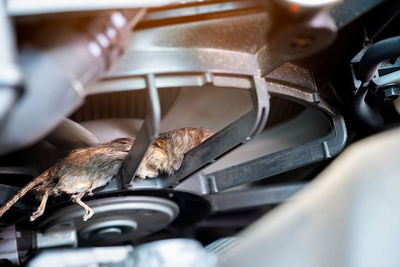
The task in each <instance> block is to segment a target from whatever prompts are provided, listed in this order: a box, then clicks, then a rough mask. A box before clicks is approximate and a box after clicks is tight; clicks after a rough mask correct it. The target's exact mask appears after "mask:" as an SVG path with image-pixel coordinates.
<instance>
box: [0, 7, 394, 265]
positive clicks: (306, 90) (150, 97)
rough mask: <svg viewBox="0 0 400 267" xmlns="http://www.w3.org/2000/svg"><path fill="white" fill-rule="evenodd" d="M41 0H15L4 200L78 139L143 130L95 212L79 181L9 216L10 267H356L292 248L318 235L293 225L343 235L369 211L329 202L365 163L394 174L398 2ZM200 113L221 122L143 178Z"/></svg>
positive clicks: (0, 28) (1, 247)
mask: <svg viewBox="0 0 400 267" xmlns="http://www.w3.org/2000/svg"><path fill="white" fill-rule="evenodd" d="M31 2H32V3H27V2H26V1H25V2H24V1H19V0H8V1H0V36H1V38H0V40H3V41H2V44H1V45H0V55H1V56H0V60H1V61H2V64H0V83H1V85H2V86H1V90H0V101H1V103H2V104H1V105H0V106H1V107H0V192H1V194H0V203H1V206H3V205H5V204H6V203H7V201H9V200H10V199H11V198H12V197H13V196H14V195H15V194H17V192H19V191H20V189H21V188H22V187H24V186H25V185H26V184H28V183H29V182H30V181H32V180H33V179H34V178H35V177H38V176H39V175H40V174H41V173H43V172H44V171H46V170H47V169H48V168H50V167H51V166H53V165H54V164H56V163H57V162H59V161H60V160H61V159H62V158H64V157H65V156H67V155H68V154H69V153H71V151H74V150H76V149H82V148H87V147H91V146H96V145H98V144H103V143H106V142H110V141H112V140H115V139H117V138H124V137H130V138H134V139H135V142H134V144H133V146H132V148H131V149H130V150H129V152H127V157H126V158H125V159H124V160H123V162H121V164H122V165H121V168H120V169H119V171H118V174H117V175H115V177H110V179H111V178H113V179H112V180H111V181H110V182H109V183H107V184H106V185H105V186H102V187H100V188H98V189H96V190H94V191H93V192H91V193H92V194H85V195H84V196H83V200H84V202H85V203H86V205H88V206H90V207H91V208H92V209H93V211H94V215H93V217H91V218H90V219H88V220H87V221H83V220H82V215H83V214H84V210H83V209H82V208H81V207H79V206H78V205H76V204H74V203H73V202H71V199H70V196H68V195H61V196H57V197H51V196H50V198H49V200H48V202H47V206H46V210H45V212H44V214H43V216H41V217H39V218H37V220H35V221H33V222H32V221H30V220H29V217H30V216H31V214H32V212H34V211H35V210H36V209H37V207H38V206H39V203H40V201H39V200H38V199H37V197H35V194H33V192H28V193H27V195H26V196H24V197H23V198H21V199H20V200H19V201H18V202H16V203H15V204H14V205H13V206H12V207H11V209H10V210H9V211H8V212H7V213H5V214H4V215H3V216H2V217H1V218H0V264H1V265H2V266H3V265H4V266H14V265H27V266H44V265H46V266H47V265H49V266H51V265H55V266H137V267H144V266H160V267H161V266H165V267H166V266H199V267H200V266H243V265H244V264H246V262H247V264H248V265H249V266H277V265H276V264H278V265H279V266H293V264H295V263H296V261H293V262H291V261H289V260H288V259H287V257H288V258H291V257H292V256H293V255H296V256H293V257H294V258H296V257H297V259H298V264H299V265H298V266H321V265H325V266H343V265H342V264H343V262H340V260H338V262H336V263H337V264H338V265H335V264H334V263H335V260H332V259H331V258H330V257H332V258H336V259H342V260H344V259H345V258H346V257H342V256H343V255H342V254H340V255H342V256H337V257H334V256H332V255H331V254H329V253H327V254H324V252H323V251H328V250H329V249H332V247H333V245H332V246H331V247H330V246H329V245H326V244H324V245H318V246H317V247H318V249H317V248H316V246H314V247H313V246H311V245H310V247H311V249H310V250H313V249H315V250H316V251H318V250H319V249H321V251H322V249H323V248H325V247H326V248H325V249H326V250H323V251H322V252H321V253H320V254H318V255H319V257H320V258H321V261H317V260H315V261H312V260H311V261H310V262H312V263H313V264H315V265H312V264H310V262H309V261H307V260H308V259H309V258H307V255H308V254H307V253H308V250H306V249H299V247H294V244H297V243H296V240H297V241H298V242H299V244H302V242H304V243H305V244H306V245H305V247H306V248H307V244H314V243H312V242H313V241H312V240H313V238H311V237H310V235H312V234H310V232H307V229H306V230H304V233H305V234H304V236H302V235H301V233H303V232H302V230H301V229H303V228H301V227H298V226H296V227H298V228H296V227H294V228H291V225H292V224H293V225H295V224H296V225H297V224H299V225H302V226H304V227H305V225H310V226H309V229H314V230H315V229H319V230H318V231H319V232H318V231H317V230H315V231H316V232H315V233H317V232H318V233H321V235H320V236H321V238H322V236H324V234H323V233H325V231H326V232H328V233H329V232H330V233H334V232H335V231H336V230H332V229H339V228H340V225H342V224H341V222H343V221H347V220H348V219H347V218H349V217H351V216H355V215H354V214H359V213H360V214H361V213H362V211H364V210H363V209H362V208H361V207H360V208H359V209H355V208H354V210H353V211H351V212H344V211H343V210H341V211H339V208H337V209H335V208H332V207H342V206H343V207H344V208H343V209H345V208H347V207H349V206H352V207H358V206H357V205H356V204H354V203H353V202H351V201H350V200H349V202H345V200H347V199H348V196H349V195H352V196H353V195H354V196H359V195H360V194H361V193H357V192H359V191H357V192H355V191H352V190H353V189H354V188H355V187H357V188H362V189H365V188H366V187H364V184H366V183H367V182H363V181H364V180H363V181H361V180H358V177H366V178H365V180H366V179H369V178H367V177H369V175H373V174H374V175H375V176H374V177H375V178H376V176H381V175H382V177H385V179H386V178H387V179H389V178H391V177H393V179H395V173H397V172H396V165H395V164H394V165H391V163H390V162H391V161H390V159H392V160H395V159H396V156H395V153H396V151H397V150H396V145H397V143H396V142H395V140H396V135H395V134H393V131H395V128H396V127H397V126H398V123H399V118H400V116H399V115H400V104H399V103H400V102H399V101H400V100H398V97H399V95H400V88H399V81H400V79H399V78H398V77H399V76H397V75H400V70H399V64H398V63H399V62H398V58H399V57H400V38H399V37H398V36H399V32H398V31H399V28H398V27H397V26H398V25H399V23H400V17H399V16H398V15H399V10H400V9H399V8H400V3H398V2H397V1H390V0H387V1H384V0H368V1H362V0H344V1H338V0H322V1H307V0H304V1H303V0H268V1H264V0H250V1H242V0H232V1H219V0H204V1H200V0H198V1H148V2H147V1H125V2H124V1H115V3H112V2H109V3H103V2H102V1H100V2H97V3H96V2H94V1H88V0H84V1H81V3H77V2H76V3H74V1H70V2H67V1H55V2H54V3H53V2H48V1H44V0H31ZM36 2H37V3H36ZM185 127H202V128H204V129H209V130H211V131H213V132H214V134H213V135H211V136H210V137H208V138H207V139H206V140H205V141H202V142H201V143H200V144H199V145H197V146H195V147H194V148H193V149H191V150H189V151H188V152H187V153H185V155H184V158H183V162H182V164H181V165H180V166H179V169H178V170H177V171H176V172H175V173H173V174H171V175H168V174H165V173H160V174H159V176H158V177H152V178H146V179H141V178H139V177H137V175H138V168H139V166H140V164H141V162H142V160H143V158H144V157H145V156H146V153H147V152H148V151H149V149H150V147H151V146H152V144H154V142H155V141H157V140H158V139H157V138H159V136H161V135H162V134H163V133H165V132H169V131H173V130H175V129H179V128H185ZM385 136H386V137H385ZM389 139H390V140H391V142H392V143H390V142H389V141H387V142H386V141H382V140H389ZM368 142H369V143H368ZM353 143H354V144H355V145H353ZM368 144H369V145H368ZM379 144H381V145H382V147H383V146H385V147H386V150H384V151H385V152H382V151H383V149H382V148H381V147H379ZM348 146H350V148H347V147H348ZM343 151H345V152H343ZM347 151H350V152H347ZM376 151H379V152H376ZM342 152H343V153H342ZM351 153H352V154H351ZM381 153H387V155H383V154H381ZM342 154H344V155H343V156H342ZM370 154H372V155H370ZM392 154H393V155H392ZM373 156H375V157H373ZM336 157H337V158H338V159H337V160H336V159H335V158H336ZM363 157H365V158H368V159H369V160H368V162H367V160H365V162H364V161H363V160H362V159H363ZM382 157H383V158H385V159H386V160H387V161H382ZM388 157H389V158H390V159H387V158H388ZM334 159H335V160H334ZM346 159H347V160H346ZM358 159H359V161H357V160H358ZM82 161H83V159H82ZM353 161H354V162H353ZM360 162H361V163H360ZM362 162H364V163H362ZM371 162H373V163H371ZM340 163H341V164H340ZM350 163H351V164H350ZM368 163H369V164H368ZM378 163H379V164H378ZM381 166H388V167H387V168H386V167H385V168H384V169H383V171H381V169H380V167H381ZM366 170H369V172H366ZM380 173H381V175H380ZM316 177H317V178H316ZM324 177H326V178H324ZM349 177H351V178H349ZM335 179H337V180H335ZM352 179H354V183H352V182H351V181H353V180H352ZM382 179H384V178H382ZM321 181H322V182H321ZM340 181H341V182H340ZM355 181H357V182H355ZM368 181H370V182H368V184H370V186H375V188H379V186H380V185H382V184H378V185H374V182H371V181H375V180H372V178H371V180H368ZM392 181H393V180H390V182H392ZM356 185H357V186H356ZM387 185H389V180H388V182H387ZM348 188H352V190H350V189H349V190H347V189H348ZM385 188H386V187H385ZM394 189H395V186H394V187H393V190H394ZM360 190H361V189H360ZM365 190H366V191H365V194H370V196H371V199H373V196H372V195H371V193H370V191H368V190H367V189H365ZM371 190H372V189H371ZM377 191H378V190H377ZM347 192H349V193H347ZM350 192H351V193H350ZM362 192H364V191H362ZM368 192H369V193H368ZM383 192H384V191H382V194H384V193H383ZM335 194H337V195H335ZM340 194H342V195H340ZM363 194H364V193H363ZM331 195H332V198H328V196H331ZM389 195H390V194H389V193H388V194H387V196H389ZM363 196H364V195H363ZM335 197H337V198H335ZM379 197H382V199H381V198H379V199H380V201H384V200H385V198H384V196H382V195H379ZM333 199H341V200H343V201H344V202H343V204H341V203H342V202H340V201H333ZM365 199H366V200H364V198H363V201H362V202H363V203H369V202H368V201H369V200H368V198H367V197H365ZM394 202H395V201H394ZM304 203H308V204H307V205H306V204H304ZM336 203H338V204H337V206H336ZM349 203H350V204H349ZM357 203H358V202H357ZM384 203H386V202H384ZM302 205H303V206H302ZM383 205H385V204H383ZM372 206H373V205H372ZM389 206H390V205H389ZM363 207H364V206H363ZM330 209H332V210H333V211H331V212H330V215H326V218H331V217H330V216H332V218H333V219H332V218H331V219H330V220H326V221H324V220H322V219H321V221H318V220H317V219H315V218H317V217H318V216H317V215H322V214H323V213H324V212H326V211H327V210H330ZM392 211H393V210H390V211H389V210H388V213H391V212H392ZM285 212H286V213H285ZM301 212H302V213H301ZM336 212H337V213H336ZM341 212H343V213H341ZM365 212H366V213H367V212H368V210H365ZM327 213H329V212H327ZM350 214H352V215H350ZM385 214H386V213H385ZM308 216H309V217H308ZM333 216H336V217H333ZM322 217H324V216H322ZM378 217H379V216H378ZM384 217H385V216H382V218H384ZM318 218H319V217H318ZM314 219H315V220H314ZM336 220H337V224H333V225H332V226H331V224H330V222H331V221H335V222H336ZM349 220H350V219H349ZM300 222H301V223H300ZM394 222H395V220H394V221H393V223H394ZM263 225H264V226H263ZM278 225H279V226H278ZM311 226H312V227H313V228H311ZM328 226H329V227H332V228H328ZM324 227H325V228H324ZM334 227H338V228H334ZM362 227H363V226H360V229H364V228H362ZM371 227H372V226H371ZM391 227H394V224H393V225H391ZM391 227H390V226H388V229H390V228H391ZM340 229H341V228H340ZM354 229H358V228H357V227H355V228H354ZM368 229H369V228H368ZM371 229H374V228H371ZM297 230H298V231H297ZM309 231H311V230H309ZM338 231H339V230H338ZM311 232H312V231H311ZM372 232H373V231H372ZM316 236H318V234H316ZM360 236H363V235H361V234H360ZM292 237H293V241H292V245H288V250H287V251H288V254H287V255H291V256H287V255H285V254H284V253H283V252H282V251H283V250H285V247H282V246H285V244H287V243H291V241H290V240H291V238H292ZM316 238H317V237H316ZM329 238H331V237H329ZM365 238H366V237H365ZM333 239H334V237H332V240H333ZM326 240H328V239H326ZM329 240H331V239H329ZM307 242H309V243H307ZM365 242H367V241H365ZM322 243H324V242H322ZM328 243H329V242H328ZM274 244H276V246H274ZM315 244H319V243H318V242H317V243H315ZM332 244H337V246H338V247H339V246H340V244H342V245H343V244H347V243H346V241H343V240H335V241H334V242H333V241H332ZM360 244H361V243H360ZM342 247H344V246H342ZM355 247H356V248H359V247H362V246H361V245H359V246H355ZM393 247H395V246H394V245H393ZM275 250H276V251H279V252H273V251H275ZM332 250H333V251H339V250H340V249H338V248H336V247H335V249H332ZM256 251H257V253H256ZM263 251H268V253H267V252H266V254H265V255H262V254H263V253H264V252H263ZM371 251H372V249H371ZM388 251H389V250H388ZM289 252H293V253H292V254H289ZM388 253H389V252H388ZM253 254H254V255H253ZM251 255H253V256H251ZM360 255H361V254H360ZM363 255H364V254H363ZM390 255H393V254H390ZM275 257H276V259H275ZM317 258H318V257H317ZM388 258H390V257H386V259H388ZM394 258H396V257H394ZM324 259H325V260H328V259H330V261H329V262H330V264H332V265H330V264H323V262H324V261H323V260H324ZM344 262H345V261H344ZM371 262H372V261H371ZM352 263H353V265H352V264H349V265H346V266H374V265H363V261H357V260H354V261H353V262H352ZM375 266H376V265H375ZM385 266H396V264H395V263H393V262H392V263H388V264H387V265H385Z"/></svg>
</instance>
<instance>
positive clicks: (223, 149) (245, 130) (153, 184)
mask: <svg viewBox="0 0 400 267" xmlns="http://www.w3.org/2000/svg"><path fill="white" fill-rule="evenodd" d="M250 92H251V95H252V103H253V109H252V110H251V111H250V112H248V113H247V114H245V115H244V116H242V117H241V118H239V119H238V120H236V121H235V122H233V123H232V124H230V125H229V126H227V127H226V128H224V129H222V130H221V131H219V132H217V133H216V134H214V135H213V136H212V137H211V138H209V139H208V140H206V141H205V142H203V143H201V144H200V145H199V146H197V147H196V148H194V149H192V150H191V151H189V152H188V153H187V154H186V155H185V159H184V161H183V163H182V166H181V168H180V169H179V171H178V172H177V173H175V174H174V175H171V176H161V177H157V178H154V179H146V180H142V179H135V180H134V181H132V183H131V184H130V185H131V186H130V189H143V188H152V189H155V188H158V189H161V188H167V187H169V186H172V185H176V184H177V183H179V182H180V181H181V180H182V179H184V178H185V177H187V176H189V175H191V174H192V173H194V172H196V171H197V170H199V169H200V168H202V167H204V166H205V165H207V164H209V163H211V162H213V161H214V160H215V159H217V158H218V157H220V156H222V155H223V154H225V153H227V152H229V151H230V150H231V149H233V148H235V147H237V146H238V145H240V144H242V143H244V142H246V141H250V140H251V139H252V137H253V136H255V135H256V134H258V133H259V132H260V131H262V130H263V129H264V126H265V124H266V122H267V118H268V113H269V94H268V91H267V87H266V84H265V81H264V79H262V78H261V77H258V76H253V77H252V86H251V90H250Z"/></svg>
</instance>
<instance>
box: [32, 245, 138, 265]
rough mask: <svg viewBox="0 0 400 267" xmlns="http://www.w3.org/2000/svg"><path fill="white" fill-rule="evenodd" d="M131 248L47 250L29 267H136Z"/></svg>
mask: <svg viewBox="0 0 400 267" xmlns="http://www.w3.org/2000/svg"><path fill="white" fill-rule="evenodd" d="M132 250H133V248H132V247H131V246H123V247H122V246H121V247H97V248H80V249H58V250H46V251H44V252H42V253H40V254H39V255H38V256H36V257H35V258H34V259H33V260H31V261H30V262H29V263H28V266H29V267H42V266H58V267H64V266H65V267H67V266H68V267H83V266H103V267H105V266H110V267H111V266H114V267H116V266H118V267H128V266H131V267H134V264H133V260H132V258H131V257H129V256H130V254H131V253H132Z"/></svg>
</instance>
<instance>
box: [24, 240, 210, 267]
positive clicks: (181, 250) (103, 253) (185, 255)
mask: <svg viewBox="0 0 400 267" xmlns="http://www.w3.org/2000/svg"><path fill="white" fill-rule="evenodd" d="M28 266H29V267H41V266H60V267H64V266H65V267H67V266H68V267H80V266H103V267H106V266H107V267H173V266H179V267H217V257H216V256H215V255H214V254H211V253H208V252H207V251H206V250H205V249H204V248H203V247H202V246H201V244H200V243H199V242H197V241H195V240H191V239H166V240H161V241H155V242H150V243H147V244H144V245H141V246H138V247H135V248H133V247H131V246H116V247H94V248H80V249H74V250H72V249H60V250H49V251H45V252H42V253H41V254H39V255H38V256H37V257H35V258H34V259H33V260H32V261H30V262H29V264H28Z"/></svg>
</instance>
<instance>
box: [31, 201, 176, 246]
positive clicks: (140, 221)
mask: <svg viewBox="0 0 400 267" xmlns="http://www.w3.org/2000/svg"><path fill="white" fill-rule="evenodd" d="M85 203H86V204H87V205H88V206H89V207H91V208H92V209H93V211H94V215H93V217H92V218H91V219H90V220H88V221H86V222H84V221H83V220H82V216H83V214H84V210H83V209H82V208H81V207H80V206H78V205H71V206H68V207H65V208H63V209H60V210H58V211H57V212H55V213H54V214H52V215H50V216H49V217H48V218H47V219H46V220H44V221H43V222H42V223H41V224H40V226H39V227H40V228H41V229H46V230H45V232H46V231H55V232H56V231H59V229H64V227H66V226H70V227H72V228H73V229H74V231H75V232H76V233H77V235H78V240H79V244H85V245H93V244H96V245H103V244H115V243H121V242H125V241H132V240H136V239H138V238H140V237H143V236H146V235H149V234H151V233H154V232H156V231H158V230H161V229H163V228H164V227H166V226H167V225H168V224H170V223H171V222H172V221H173V220H174V219H175V218H176V217H177V215H178V213H179V207H178V205H176V204H175V203H174V202H173V201H170V200H167V199H163V198H158V197H151V196H126V197H112V198H104V199H97V200H91V201H86V202H85Z"/></svg>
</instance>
